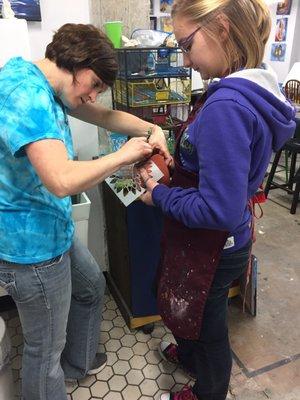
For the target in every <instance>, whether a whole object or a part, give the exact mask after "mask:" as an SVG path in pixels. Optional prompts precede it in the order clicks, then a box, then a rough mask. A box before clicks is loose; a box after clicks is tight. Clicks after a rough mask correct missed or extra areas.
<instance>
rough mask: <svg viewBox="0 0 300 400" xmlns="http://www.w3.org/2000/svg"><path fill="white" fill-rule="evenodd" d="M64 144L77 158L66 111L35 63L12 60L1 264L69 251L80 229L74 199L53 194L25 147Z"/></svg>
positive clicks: (2, 134)
mask: <svg viewBox="0 0 300 400" xmlns="http://www.w3.org/2000/svg"><path fill="white" fill-rule="evenodd" d="M43 139H57V140H61V141H62V142H63V143H64V144H65V146H66V148H67V151H68V157H69V159H72V158H73V144H72V137H71V132H70V128H69V124H68V119H67V115H66V110H65V107H64V106H63V105H62V103H61V102H60V101H59V100H58V98H57V97H56V96H55V93H54V91H53V89H52V88H51V86H50V85H49V82H48V81H47V80H46V78H45V76H44V75H43V74H42V73H41V71H40V70H39V69H38V68H37V67H36V66H35V65H34V64H32V63H30V62H27V61H24V60H23V59H22V58H20V57H18V58H12V59H11V60H10V61H9V62H8V63H7V64H6V65H5V66H4V67H3V68H2V69H1V71H0V259H3V260H6V261H11V262H15V263H22V264H32V263H37V262H40V261H45V260H48V259H50V258H52V257H55V256H57V255H59V254H62V253H63V252H65V251H67V250H68V249H69V248H70V246H71V244H72V240H73V233H74V224H73V221H72V215H71V214H72V205H71V200H70V197H69V196H68V197H65V198H63V199H61V198H58V197H56V196H55V195H54V194H52V193H50V192H49V191H48V190H47V189H46V187H45V186H44V185H43V183H42V182H41V180H40V178H39V177H38V175H37V173H36V171H35V169H34V168H33V167H32V165H31V163H30V161H29V159H28V158H27V156H26V152H25V146H26V145H27V144H29V143H32V142H35V141H37V140H43Z"/></svg>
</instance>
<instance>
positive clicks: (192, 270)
mask: <svg viewBox="0 0 300 400" xmlns="http://www.w3.org/2000/svg"><path fill="white" fill-rule="evenodd" d="M202 104H203V99H200V101H199V102H198V103H197V104H196V105H195V107H194V109H193V112H192V113H191V114H190V116H189V118H188V120H187V122H186V123H185V124H184V125H183V126H182V128H181V130H180V132H179V135H178V137H177V140H176V149H175V156H174V162H175V170H174V174H173V178H172V182H171V186H174V187H175V186H177V187H178V186H179V187H182V188H189V187H196V188H198V174H197V173H194V172H189V171H187V170H185V169H184V168H183V167H182V165H181V163H180V157H179V147H180V139H181V136H182V134H183V132H184V131H185V129H186V127H187V125H188V124H189V123H190V122H191V121H192V120H193V119H194V118H195V117H196V113H197V111H198V110H199V108H200V107H201V105H202ZM227 237H228V232H225V231H219V230H213V229H191V228H187V227H186V226H185V225H183V224H182V223H180V222H178V221H176V220H175V219H171V218H168V217H165V219H164V230H163V235H162V247H161V251H162V256H161V263H160V273H159V282H158V311H159V313H160V315H161V317H162V319H163V321H164V323H165V324H166V325H167V327H168V328H169V329H170V330H171V331H172V333H173V334H174V335H175V336H178V337H181V338H184V339H198V338H199V335H200V330H201V323H202V316H203V310H204V306H205V302H206V299H207V295H208V292H209V289H210V286H211V284H212V281H213V278H214V275H215V272H216V268H217V265H218V262H219V259H220V256H221V252H222V250H223V247H224V245H225V242H226V239H227Z"/></svg>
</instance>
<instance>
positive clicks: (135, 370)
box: [0, 191, 300, 400]
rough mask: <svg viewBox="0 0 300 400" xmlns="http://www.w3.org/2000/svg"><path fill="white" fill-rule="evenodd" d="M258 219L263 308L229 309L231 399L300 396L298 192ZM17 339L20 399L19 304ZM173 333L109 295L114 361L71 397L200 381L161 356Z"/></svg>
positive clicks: (14, 321) (141, 395)
mask: <svg viewBox="0 0 300 400" xmlns="http://www.w3.org/2000/svg"><path fill="white" fill-rule="evenodd" d="M270 199H271V201H268V202H267V203H266V204H265V205H264V213H265V216H264V218H263V219H262V220H260V221H258V224H257V228H256V230H257V232H258V241H257V243H256V245H255V247H254V254H255V255H256V256H257V257H258V260H259V275H258V314H257V316H256V318H253V317H250V316H249V315H248V314H243V312H242V310H241V306H240V305H239V304H238V301H237V299H235V300H233V301H232V303H231V305H230V308H229V325H230V332H231V342H232V348H233V352H234V359H235V361H234V365H233V370H232V378H231V387H230V393H229V398H230V399H235V400H268V399H271V400H279V399H280V400H299V399H300V344H299V332H300V316H299V307H300V301H299V282H300V275H299V274H300V272H299V270H300V257H299V256H300V252H299V242H300V206H299V208H298V214H297V215H291V214H289V204H290V198H289V197H287V196H286V197H285V196H284V195H281V193H280V194H279V195H278V194H277V193H276V194H275V191H274V194H273V192H271V194H270ZM0 315H2V317H4V319H5V320H6V324H7V327H8V330H9V334H10V338H11V342H12V368H13V375H14V381H15V388H16V392H17V393H16V396H15V400H17V399H19V398H20V397H19V394H18V393H19V387H20V373H21V358H22V348H23V338H22V329H21V326H20V322H19V318H18V315H17V311H16V310H10V311H6V312H2V313H1V312H0ZM161 339H165V340H169V339H171V340H172V339H173V338H172V335H171V334H170V332H169V331H168V329H166V328H165V327H164V325H163V323H162V322H158V323H156V324H155V329H154V331H153V332H152V334H151V335H146V334H144V333H143V332H142V331H140V330H137V331H130V330H129V329H128V327H127V326H126V324H125V322H124V319H123V317H122V316H121V314H120V311H119V310H118V308H117V306H116V303H115V301H114V300H113V298H112V297H111V295H110V294H107V295H106V298H105V306H104V310H103V323H102V330H101V337H100V342H99V350H100V351H106V353H107V355H108V365H107V367H106V368H105V369H104V370H103V371H101V372H100V373H99V374H97V375H95V376H91V377H89V378H87V379H85V380H82V381H80V382H76V383H74V384H68V385H67V391H68V397H69V399H70V400H96V399H103V400H150V399H154V400H158V399H159V395H160V394H161V393H163V392H164V391H166V390H169V389H176V388H179V387H181V386H182V385H184V384H189V383H190V384H191V383H192V381H190V380H189V378H188V377H187V376H186V375H185V374H184V373H183V371H181V370H180V369H179V368H174V367H173V366H170V365H168V364H167V363H165V362H164V361H161V359H160V358H159V355H158V353H157V350H156V348H157V344H158V343H159V341H160V340H161Z"/></svg>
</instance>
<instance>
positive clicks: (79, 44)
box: [45, 24, 118, 86]
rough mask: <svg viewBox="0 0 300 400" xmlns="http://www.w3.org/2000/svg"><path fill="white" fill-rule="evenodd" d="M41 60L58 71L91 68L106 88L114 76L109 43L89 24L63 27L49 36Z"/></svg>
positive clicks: (114, 70)
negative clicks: (60, 69)
mask: <svg viewBox="0 0 300 400" xmlns="http://www.w3.org/2000/svg"><path fill="white" fill-rule="evenodd" d="M45 57H46V58H48V59H49V60H51V61H54V62H55V64H56V65H57V66H58V67H59V68H63V69H65V70H67V71H69V72H71V73H72V74H73V76H74V77H75V74H76V72H77V71H79V70H80V69H83V68H90V69H92V70H93V71H94V72H95V74H96V75H97V76H98V77H99V78H100V79H101V80H102V81H103V82H104V83H105V84H107V85H108V86H112V85H113V83H114V81H115V79H116V77H117V73H118V63H117V57H116V52H115V49H114V47H113V44H112V43H111V41H110V40H109V39H108V37H107V36H106V35H105V34H104V33H103V32H102V31H101V30H100V29H98V28H96V27H95V26H93V25H90V24H65V25H63V26H62V27H61V28H59V29H58V31H57V32H55V34H54V35H53V38H52V42H51V43H49V44H48V46H47V48H46V53H45Z"/></svg>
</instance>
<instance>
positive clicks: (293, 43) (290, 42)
mask: <svg viewBox="0 0 300 400" xmlns="http://www.w3.org/2000/svg"><path fill="white" fill-rule="evenodd" d="M299 3H300V1H299V0H293V2H292V8H291V13H290V15H276V10H277V4H276V3H275V4H272V5H271V6H270V11H271V18H272V30H271V34H270V38H269V40H268V43H267V45H266V51H265V57H264V62H266V63H267V64H269V65H271V66H272V68H273V69H274V70H275V72H276V73H277V76H278V81H279V82H283V81H284V79H285V77H286V76H287V74H288V72H289V70H290V69H291V67H292V65H293V63H294V61H296V60H295V54H298V56H296V57H297V58H298V57H299V53H300V41H299V33H300V32H299V30H300V28H299V17H298V23H297V24H296V21H297V13H298V14H299V8H300V4H299ZM281 17H287V18H288V26H287V37H286V42H285V43H286V45H287V49H286V55H285V61H271V60H270V58H271V46H272V43H275V39H274V38H275V29H276V19H278V18H281ZM297 33H298V36H297ZM297 37H298V39H296V38H297ZM277 43H279V42H277Z"/></svg>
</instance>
